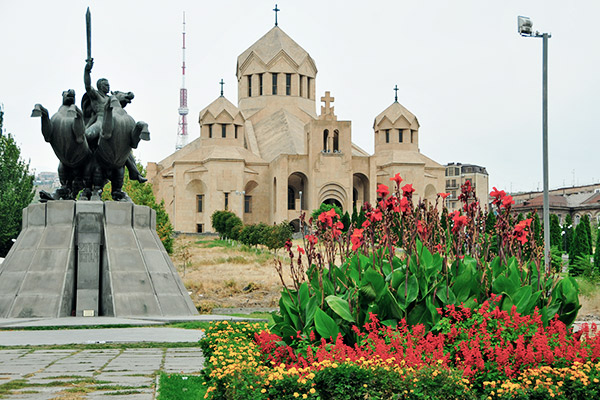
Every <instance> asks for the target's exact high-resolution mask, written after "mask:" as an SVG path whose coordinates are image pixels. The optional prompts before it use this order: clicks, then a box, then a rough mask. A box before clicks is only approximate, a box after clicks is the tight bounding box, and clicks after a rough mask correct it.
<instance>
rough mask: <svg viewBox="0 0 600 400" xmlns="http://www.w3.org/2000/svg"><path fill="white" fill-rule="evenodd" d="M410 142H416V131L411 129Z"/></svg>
mask: <svg viewBox="0 0 600 400" xmlns="http://www.w3.org/2000/svg"><path fill="white" fill-rule="evenodd" d="M410 142H411V143H414V142H415V131H412V130H411V131H410Z"/></svg>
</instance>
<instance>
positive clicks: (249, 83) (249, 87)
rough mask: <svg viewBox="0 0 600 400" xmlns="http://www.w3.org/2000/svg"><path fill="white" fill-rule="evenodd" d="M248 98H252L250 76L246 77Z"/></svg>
mask: <svg viewBox="0 0 600 400" xmlns="http://www.w3.org/2000/svg"><path fill="white" fill-rule="evenodd" d="M248 97H252V75H248Z"/></svg>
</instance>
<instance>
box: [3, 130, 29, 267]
mask: <svg viewBox="0 0 600 400" xmlns="http://www.w3.org/2000/svg"><path fill="white" fill-rule="evenodd" d="M33 178H34V176H33V174H32V173H30V171H29V163H27V162H25V161H23V160H22V159H21V149H20V148H19V147H18V146H17V143H16V142H15V139H14V137H13V136H12V135H11V134H2V121H1V120H0V257H5V256H6V254H7V253H8V251H9V250H10V248H11V246H12V244H13V241H12V239H16V237H17V236H18V235H19V232H20V231H21V221H22V219H23V208H25V207H27V206H28V205H29V203H31V201H32V200H33V194H34V192H33Z"/></svg>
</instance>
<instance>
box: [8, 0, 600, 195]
mask: <svg viewBox="0 0 600 400" xmlns="http://www.w3.org/2000/svg"><path fill="white" fill-rule="evenodd" d="M277 4H278V6H279V8H280V9H281V12H280V13H279V26H280V27H281V28H282V29H283V30H284V31H285V32H286V33H287V34H288V35H289V36H290V37H292V38H293V39H294V40H295V41H296V42H297V43H298V44H300V45H301V46H302V47H303V48H304V49H305V50H306V51H308V53H309V54H310V55H311V56H312V58H313V59H314V60H315V62H316V65H317V68H318V71H319V72H318V74H317V80H316V84H317V95H318V96H319V97H320V96H322V95H323V93H324V92H325V91H326V90H329V91H331V93H332V95H333V96H334V97H335V103H334V106H335V111H336V114H337V115H338V119H339V120H350V121H352V135H353V141H354V142H355V143H356V144H357V145H359V146H360V147H362V148H363V149H365V150H366V151H368V152H369V153H372V152H373V120H374V118H375V116H376V115H377V114H379V113H380V112H381V111H383V110H384V109H385V108H386V107H388V106H389V105H390V104H391V103H392V102H393V101H394V91H393V88H394V85H396V84H397V85H398V88H399V89H400V90H399V91H398V100H399V102H400V103H401V104H402V105H404V106H405V107H406V108H407V109H409V110H410V111H411V112H412V113H413V114H415V115H416V116H417V118H418V119H419V123H420V125H421V128H420V150H421V152H422V153H423V154H425V155H427V156H428V157H430V158H432V159H434V160H435V161H437V162H439V163H441V164H445V163H448V162H462V163H472V164H479V165H482V166H485V167H487V170H488V172H489V175H490V188H491V187H492V186H497V187H499V188H503V189H505V190H507V191H508V190H512V191H526V190H536V189H537V188H540V189H541V188H542V172H541V171H542V162H541V159H542V155H541V143H542V142H541V126H542V106H541V105H542V40H541V39H533V38H522V37H520V36H519V35H518V33H517V16H518V15H525V16H529V17H531V19H532V20H533V24H534V29H537V30H540V31H542V32H550V33H551V34H552V38H551V39H550V41H549V146H550V153H549V155H550V186H551V188H555V187H560V186H563V185H566V186H571V185H572V184H576V185H577V184H581V185H583V184H589V183H592V182H598V181H600V168H598V167H599V163H600V161H599V160H600V157H598V154H599V153H600V129H599V127H600V119H599V117H598V116H599V112H598V111H599V109H600V100H599V97H598V95H599V92H600V77H599V76H600V74H599V72H600V45H599V44H598V42H599V33H597V32H595V27H596V24H597V23H598V18H599V16H600V1H597V0H590V1H572V2H565V1H549V0H544V1H507V0H504V1H494V2H491V1H481V0H473V1H462V0H455V1H397V0H396V1H378V2H366V1H360V2H359V1H342V0H339V1H329V0H327V1H323V0H320V1H312V0H309V1H307V0H305V1H291V0H278V2H277ZM87 6H90V9H91V12H92V30H93V33H92V42H93V44H92V56H93V57H94V60H95V64H94V69H93V71H92V80H93V82H96V80H97V79H98V78H100V77H106V78H108V79H109V81H110V84H111V89H113V90H123V91H132V92H134V93H135V99H134V100H133V103H132V104H131V105H129V106H128V108H127V109H128V112H129V114H130V115H132V116H133V117H134V118H135V119H137V120H144V121H146V122H148V124H149V129H150V132H151V138H152V140H151V141H150V142H142V143H141V144H140V147H139V149H138V150H136V151H135V152H134V154H135V155H136V157H138V158H140V159H141V160H142V162H143V163H144V164H145V163H147V162H148V161H160V160H162V159H163V158H165V157H166V156H168V155H169V154H170V153H172V152H173V151H174V148H175V143H176V134H177V123H178V114H177V108H178V107H179V88H180V86H181V30H182V24H181V20H182V12H183V11H185V12H186V22H187V25H186V26H187V38H186V41H187V43H186V44H187V63H186V64H187V71H186V76H187V78H186V79H187V82H186V83H187V85H186V86H187V88H188V106H189V109H190V115H189V132H190V139H191V140H193V139H195V138H197V137H198V135H199V125H198V122H197V120H198V113H199V112H200V110H201V109H202V108H204V107H205V106H206V105H208V104H209V103H210V102H211V101H213V100H214V99H215V98H217V97H218V96H219V84H218V82H219V80H220V79H221V78H222V79H223V80H224V81H225V96H226V97H227V98H228V99H229V100H230V101H231V102H232V103H234V104H237V84H236V77H235V72H236V70H235V68H236V62H237V57H238V55H239V54H241V53H242V52H243V51H244V50H246V49H247V48H248V47H249V46H250V45H252V44H253V43H254V42H255V41H256V40H258V39H259V38H260V37H261V36H262V35H263V34H265V33H266V32H267V31H268V30H269V29H271V27H272V26H273V23H274V13H273V11H272V9H273V8H274V1H264V0H253V1H248V0H238V1H233V0H231V1H227V0H220V1H198V0H195V1H169V2H168V5H167V2H162V1H161V2H159V1H148V0H145V1H141V0H140V1H133V0H128V1H122V0H119V1H114V0H102V1H96V2H92V1H84V0H77V1H72V0H71V1H67V0H65V1H46V0H44V1H41V0H28V1H14V0H0V38H1V40H0V46H1V49H0V60H1V62H0V103H4V109H5V130H6V131H7V132H11V133H12V134H14V136H15V137H16V139H17V141H18V143H19V144H20V146H21V150H22V155H23V156H24V158H26V159H30V160H31V166H32V167H33V168H35V169H36V170H37V171H54V170H56V166H57V163H58V161H57V159H56V157H55V156H54V154H53V152H52V149H51V147H50V145H49V144H47V143H45V142H44V141H43V138H42V134H41V130H40V121H39V119H37V118H30V114H31V110H32V108H33V105H34V104H35V103H41V104H43V105H44V106H45V107H46V108H48V109H49V110H50V112H51V113H54V112H56V110H57V109H58V107H59V106H60V104H61V101H62V98H61V93H62V91H63V90H66V89H69V88H72V89H75V91H76V94H77V102H78V103H79V102H80V99H81V95H82V94H83V93H84V85H83V69H84V66H85V59H86V39H85V10H86V7H87ZM318 106H319V105H318V104H317V107H318Z"/></svg>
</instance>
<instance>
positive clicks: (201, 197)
mask: <svg viewBox="0 0 600 400" xmlns="http://www.w3.org/2000/svg"><path fill="white" fill-rule="evenodd" d="M196 204H197V207H196V210H197V211H198V212H199V213H201V212H202V210H203V206H204V195H203V194H197V195H196Z"/></svg>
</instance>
